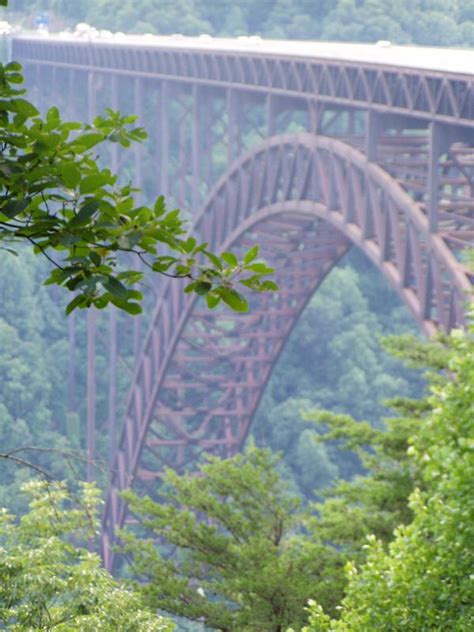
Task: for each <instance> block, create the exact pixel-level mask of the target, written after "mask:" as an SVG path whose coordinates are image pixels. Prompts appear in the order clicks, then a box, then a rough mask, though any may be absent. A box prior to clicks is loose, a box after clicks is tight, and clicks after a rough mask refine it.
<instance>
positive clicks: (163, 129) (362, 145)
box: [13, 37, 474, 568]
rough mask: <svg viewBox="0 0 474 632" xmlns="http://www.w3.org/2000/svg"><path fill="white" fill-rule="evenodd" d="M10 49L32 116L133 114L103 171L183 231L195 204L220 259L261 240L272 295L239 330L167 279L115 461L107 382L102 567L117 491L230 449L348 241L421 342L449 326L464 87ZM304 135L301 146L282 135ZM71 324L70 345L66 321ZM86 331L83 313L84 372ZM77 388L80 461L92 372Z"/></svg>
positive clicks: (144, 49)
mask: <svg viewBox="0 0 474 632" xmlns="http://www.w3.org/2000/svg"><path fill="white" fill-rule="evenodd" d="M262 46H263V45H262ZM257 48H258V47H257ZM13 54H14V57H15V58H18V59H20V60H21V61H23V62H24V64H25V71H26V76H27V79H28V83H29V85H30V86H31V88H32V90H33V94H34V96H35V99H36V100H37V102H38V104H39V105H40V106H41V108H43V109H46V108H47V107H49V106H51V105H53V104H59V105H61V107H62V108H63V109H65V110H66V111H67V112H68V115H69V116H71V117H82V118H88V119H89V120H91V119H92V118H93V116H94V115H95V114H96V113H97V112H99V111H100V110H101V109H103V108H104V107H107V106H108V107H119V108H121V109H122V110H125V111H130V110H133V111H135V112H137V113H139V114H140V115H141V117H142V119H143V122H144V123H145V124H146V126H147V127H148V129H149V131H150V136H151V138H150V142H149V143H148V145H147V146H144V147H140V148H137V149H136V150H135V153H134V154H131V155H128V156H127V155H122V154H121V153H118V152H117V151H115V150H112V152H111V154H110V156H107V159H109V160H110V161H111V162H112V164H113V165H114V167H115V168H117V169H118V170H119V171H120V172H121V173H122V175H123V177H125V178H129V177H130V175H131V174H132V173H133V174H134V180H135V181H137V182H139V183H140V184H143V187H144V190H145V195H146V196H149V197H151V196H155V195H157V194H165V195H167V196H168V198H169V200H170V203H171V201H173V202H177V203H179V205H181V206H183V207H184V210H186V211H187V210H189V209H191V210H192V212H193V214H194V216H195V217H196V213H197V211H198V209H199V208H201V205H202V203H203V200H204V199H206V200H207V201H206V203H205V205H204V207H203V210H202V211H200V213H199V215H198V216H197V219H196V224H195V228H196V231H197V232H198V233H199V234H200V235H201V237H202V238H203V240H206V241H209V242H210V244H211V245H212V247H213V248H214V249H216V250H222V249H224V248H228V247H232V248H234V249H237V250H239V249H244V248H248V246H249V245H250V244H253V243H259V244H261V246H262V254H263V256H264V257H265V259H266V260H268V261H269V262H271V263H272V264H273V265H274V266H275V268H276V269H277V278H278V281H279V283H280V286H281V291H280V292H279V293H278V294H277V295H275V296H263V297H255V298H254V302H253V305H252V310H251V314H250V315H247V316H237V315H232V314H228V313H224V312H216V313H211V314H210V313H209V312H208V311H207V310H206V309H205V308H204V307H203V305H201V303H199V302H196V301H194V300H193V299H191V298H190V297H189V296H187V295H183V293H182V288H181V287H180V286H179V283H176V282H173V283H172V284H168V285H164V286H162V287H156V286H154V287H153V291H156V292H157V294H158V295H159V299H158V300H157V303H156V306H155V311H154V313H153V315H152V317H151V323H150V326H149V328H148V333H147V334H146V337H145V340H144V341H143V345H142V346H141V351H138V349H139V346H140V344H139V343H140V342H141V340H140V338H141V337H142V335H143V334H142V332H144V327H142V323H141V321H139V320H135V321H134V322H135V324H134V326H133V332H132V333H131V334H130V335H129V337H130V338H133V350H132V353H133V352H134V353H135V371H134V374H133V377H132V385H131V389H130V392H129V396H128V401H127V406H126V413H125V419H124V423H123V426H122V429H121V432H120V433H119V435H118V437H117V448H116V449H115V438H114V434H115V426H116V417H117V415H118V412H117V410H118V409H117V407H116V405H115V403H114V396H115V393H116V379H117V377H116V375H115V370H109V375H110V379H109V382H110V387H109V406H108V408H109V413H108V415H109V420H108V429H109V433H110V435H111V443H110V445H111V450H112V451H113V452H114V455H113V457H112V461H111V472H112V475H111V484H110V488H109V491H108V496H107V503H106V509H105V514H104V523H103V540H102V544H103V555H104V561H105V564H106V566H107V567H108V568H112V564H113V553H112V551H111V546H112V545H113V543H114V541H115V539H116V530H117V528H118V527H120V526H121V525H123V524H124V521H125V520H127V519H128V518H127V508H126V506H125V505H124V503H123V502H122V501H121V499H120V497H119V493H120V491H121V490H122V489H125V488H127V487H130V486H131V485H133V486H134V487H135V488H137V489H142V490H146V491H150V492H152V491H153V490H155V489H156V488H157V486H159V480H160V476H161V472H162V470H163V467H165V466H171V467H176V468H181V469H184V468H187V467H192V466H193V464H194V463H195V461H196V459H197V458H198V456H199V454H200V453H201V452H202V451H204V450H207V451H213V452H215V453H218V454H222V455H228V454H232V453H233V452H234V451H235V450H237V449H239V447H240V446H241V445H242V442H243V441H244V439H245V436H246V434H247V432H248V429H249V426H250V423H251V419H252V415H253V413H254V411H255V409H256V407H257V405H258V402H259V399H260V397H261V395H262V392H263V390H264V388H265V385H266V383H267V381H268V379H269V376H270V373H271V370H272V367H273V366H274V364H275V362H276V361H277V359H278V356H279V353H280V351H281V349H282V347H283V345H284V342H285V340H286V338H287V336H288V335H289V333H290V331H291V329H292V328H293V326H294V324H295V323H296V321H297V319H298V316H299V314H300V313H301V311H302V310H303V309H304V306H305V305H306V303H307V301H308V300H309V298H310V297H311V295H312V293H313V292H314V291H315V290H316V289H317V287H318V286H319V284H320V283H321V281H322V279H323V278H324V277H325V275H326V274H327V273H328V272H329V271H330V270H331V269H332V267H333V266H334V265H335V263H336V262H337V261H338V260H339V258H340V257H341V256H342V255H343V254H344V253H345V252H346V251H347V249H348V248H349V247H350V246H351V245H352V244H355V245H357V246H358V247H360V248H361V249H362V250H364V252H365V253H366V254H367V255H368V256H369V257H370V258H371V259H372V261H373V262H374V263H375V264H376V265H377V266H378V267H379V269H380V270H381V271H382V272H383V273H384V274H385V276H386V278H387V279H388V281H389V282H390V283H391V284H392V285H393V286H394V287H395V288H396V289H397V291H398V292H399V294H400V296H401V298H402V299H403V300H404V301H405V303H406V304H407V305H408V307H409V308H410V310H411V311H412V313H413V316H414V318H415V319H416V320H417V321H418V323H419V324H420V326H421V327H422V329H423V330H424V331H425V332H426V333H427V334H431V333H433V332H435V331H436V330H437V329H445V330H449V329H450V328H451V327H454V326H458V325H462V323H463V314H464V306H465V302H466V301H467V300H468V293H469V291H470V288H471V281H472V278H470V277H469V273H468V271H467V270H466V268H465V266H464V265H463V263H462V260H463V251H464V250H465V249H466V248H469V247H472V245H473V242H474V195H473V189H474V75H472V74H462V73H461V72H454V71H449V72H440V71H436V70H429V69H422V68H419V69H417V68H405V67H402V66H393V65H390V64H385V65H384V64H381V63H369V62H366V61H360V60H359V61H351V60H348V59H330V58H327V57H326V58H323V57H321V58H317V57H316V56H315V55H313V53H312V52H311V54H308V55H307V56H306V57H305V56H304V55H294V54H292V53H291V52H290V50H288V51H286V50H285V49H282V50H281V51H279V52H273V53H269V52H268V51H267V52H265V50H243V49H240V50H231V49H225V50H211V49H209V50H205V49H203V48H202V43H201V44H199V45H196V44H193V43H192V41H189V42H188V40H186V41H183V42H182V43H179V42H178V43H177V42H172V43H171V44H169V45H166V44H160V45H156V46H154V45H152V44H150V43H147V42H146V41H145V40H142V41H137V40H134V41H131V40H127V41H124V42H120V41H116V40H111V41H107V42H95V41H91V42H89V41H87V42H84V41H77V40H74V39H63V40H61V39H58V40H47V39H46V40H43V39H40V38H34V37H29V38H28V37H25V38H15V39H14V42H13ZM297 130H304V132H307V131H309V132H311V134H308V133H303V132H302V133H298V134H295V133H292V134H287V132H289V131H291V132H295V131H297ZM244 152H247V153H244ZM222 174H223V175H222ZM218 178H220V179H219V180H218V181H217V184H216V179H218ZM117 318H120V315H117ZM128 328H129V325H128V324H127V323H125V322H123V321H121V322H117V320H116V318H115V315H114V316H112V317H111V319H110V327H109V329H110V345H109V346H110V365H111V367H112V365H113V367H114V368H115V366H116V365H117V363H118V362H119V359H120V345H118V346H117V329H118V330H120V332H121V338H123V337H124V335H123V334H124V332H126V331H127V329H128ZM69 329H70V331H69V337H70V341H71V345H72V346H73V347H74V345H75V344H76V335H75V330H74V322H71V325H70V328H69ZM96 330H97V331H101V329H100V322H98V323H96V322H95V319H94V318H93V317H91V318H90V327H89V348H90V353H89V360H90V363H89V364H90V368H91V369H94V353H93V350H94V346H95V344H96V340H95V331H96ZM125 337H126V336H125ZM99 338H100V335H99ZM99 342H100V340H99ZM120 342H121V343H122V344H123V340H121V341H120ZM129 353H130V351H129ZM70 358H71V363H70V367H69V392H70V408H71V410H74V402H75V401H76V400H77V399H78V398H77V393H76V390H75V383H74V380H75V375H76V374H77V371H76V369H75V366H74V362H75V361H74V358H75V354H74V353H71V355H70ZM88 392H89V397H88V406H87V409H88V426H89V427H90V432H89V435H90V436H89V439H90V441H89V446H90V449H91V451H93V447H94V441H93V437H92V435H93V434H94V432H95V423H96V417H97V414H96V413H97V411H96V408H97V407H96V402H95V383H94V380H93V379H92V377H91V379H90V380H89V391H88ZM98 423H100V420H98ZM102 427H104V424H103V425H102ZM92 474H93V473H92V472H91V473H90V475H91V477H92Z"/></svg>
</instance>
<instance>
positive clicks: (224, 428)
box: [103, 134, 470, 568]
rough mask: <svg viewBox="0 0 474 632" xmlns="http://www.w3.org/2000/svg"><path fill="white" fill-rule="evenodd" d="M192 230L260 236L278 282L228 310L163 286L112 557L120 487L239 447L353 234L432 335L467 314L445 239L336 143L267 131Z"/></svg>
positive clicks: (128, 443)
mask: <svg viewBox="0 0 474 632" xmlns="http://www.w3.org/2000/svg"><path fill="white" fill-rule="evenodd" d="M196 231H197V232H198V233H199V234H200V236H201V237H202V238H203V239H205V240H206V241H209V242H210V244H211V245H212V248H213V249H215V250H217V251H219V250H222V249H226V248H229V247H232V248H237V249H240V248H243V247H245V246H246V245H248V243H250V242H257V243H260V244H261V245H262V250H263V252H262V254H263V256H264V257H265V258H266V259H267V260H268V261H269V262H270V263H272V264H273V265H274V266H275V268H276V269H277V279H278V282H279V283H280V285H281V288H282V289H281V291H280V292H279V293H277V294H276V295H274V296H268V295H266V296H263V297H256V298H255V299H254V301H253V305H252V309H251V313H250V315H237V314H229V313H227V312H217V313H214V312H212V313H209V312H208V310H206V309H205V307H204V305H203V303H202V302H201V301H199V300H196V299H194V298H190V297H189V295H185V294H184V293H183V292H182V287H180V285H179V284H178V283H176V282H171V283H169V284H168V285H167V287H166V289H165V290H164V293H163V296H162V298H161V300H160V301H159V302H158V304H157V307H156V311H155V314H154V316H153V320H152V324H151V327H150V329H149V332H148V335H147V338H146V340H145V344H144V346H143V348H142V351H141V354H140V360H139V363H138V365H137V368H136V372H135V375H134V379H133V386H132V388H131V391H130V395H129V400H128V405H127V413H126V416H125V422H124V425H123V429H122V434H121V437H120V441H119V444H118V451H117V455H116V460H115V465H114V474H113V476H112V480H111V486H110V489H109V494H108V498H107V503H106V509H105V518H104V531H103V555H104V560H105V563H106V565H107V566H108V567H109V568H111V566H112V561H113V553H112V551H111V544H112V543H113V542H114V538H115V536H114V532H115V529H116V528H117V527H120V526H121V525H123V523H124V520H125V518H126V506H125V504H124V502H123V501H122V500H121V499H120V497H119V493H120V491H121V490H123V489H126V488H128V487H130V486H132V485H134V486H138V487H140V488H143V489H149V488H150V487H154V486H156V481H157V479H159V478H160V476H161V473H162V471H163V468H164V467H165V466H172V467H177V468H184V467H187V466H189V465H191V464H192V463H193V461H194V460H195V459H196V458H197V456H198V455H199V454H200V453H201V452H202V451H204V450H207V451H209V450H210V451H213V452H215V453H218V454H222V455H230V454H232V453H233V452H234V451H235V450H237V449H238V448H239V447H240V446H241V445H242V442H243V441H244V440H245V437H246V435H247V432H248V429H249V425H250V423H251V419H252V415H253V413H254V412H255V409H256V407H257V405H258V402H259V400H260V397H261V395H262V392H263V390H264V388H265V385H266V383H267V381H268V379H269V376H270V373H271V369H272V367H273V366H274V364H275V362H276V360H277V358H278V356H279V353H280V351H281V349H282V347H283V345H284V342H285V340H286V338H287V336H288V334H289V332H290V331H291V330H292V328H293V326H294V324H295V322H296V321H297V319H298V316H299V314H300V313H301V311H302V309H303V308H304V306H305V305H306V303H307V301H308V300H309V298H310V297H311V296H312V294H313V293H314V291H315V290H316V288H317V287H318V286H319V284H320V283H321V281H322V280H323V278H324V277H325V275H326V274H327V273H328V272H329V271H330V270H331V269H332V267H333V266H334V265H335V264H336V262H337V261H338V260H339V258H340V257H341V256H342V255H343V254H344V253H345V252H346V251H347V249H348V248H349V247H350V245H352V244H356V245H357V246H358V247H360V248H361V249H362V250H363V251H364V252H365V253H366V254H367V256H368V257H369V258H370V259H371V260H372V261H373V262H374V263H375V264H376V265H377V266H378V267H379V268H380V269H381V270H382V271H383V273H384V274H385V276H386V277H387V279H388V280H389V282H390V283H391V284H392V285H393V286H394V287H395V288H396V289H397V290H398V292H399V293H400V295H401V297H402V298H403V300H404V301H405V303H406V304H407V305H408V306H409V308H410V309H411V311H412V313H413V315H414V317H415V318H416V320H417V321H418V322H419V323H420V326H421V327H422V328H423V329H424V330H425V331H426V332H427V333H428V334H430V333H432V332H433V331H434V330H435V329H436V327H437V326H442V327H443V328H445V329H449V328H450V327H452V326H456V325H460V324H461V323H462V322H463V312H464V303H465V301H466V298H467V297H466V293H467V292H468V291H469V288H470V283H469V280H468V278H467V276H466V274H465V273H464V272H463V271H462V270H460V268H459V266H458V263H457V261H456V259H455V258H454V256H453V255H452V253H451V251H450V250H449V248H448V247H447V246H446V244H445V242H444V241H443V239H442V238H440V237H439V236H438V235H433V234H432V233H430V230H429V223H428V220H427V218H426V216H425V215H424V214H423V213H422V212H421V210H420V208H419V206H418V205H417V204H416V203H414V202H413V200H412V199H411V198H410V196H409V195H408V194H407V193H406V192H405V191H403V189H402V188H401V186H400V185H399V184H398V183H397V182H395V180H394V179H393V178H391V177H390V176H389V175H388V174H387V173H386V172H384V171H383V170H382V169H381V168H380V167H378V166H377V165H374V164H371V163H370V162H369V161H368V160H367V158H366V157H365V156H364V155H363V154H362V153H361V152H359V151H357V150H356V149H354V148H352V147H350V146H348V145H347V144H345V143H343V142H341V141H339V140H335V139H332V138H327V137H318V136H315V135H312V134H297V135H282V136H277V137H273V138H270V139H268V140H266V141H264V142H263V143H262V144H261V145H259V146H258V147H257V148H256V149H254V150H252V151H250V152H249V153H247V154H246V155H245V156H243V157H242V158H240V159H239V160H238V161H237V162H236V163H235V164H234V166H233V167H232V168H231V169H230V170H229V171H228V172H227V173H226V174H225V175H224V176H223V177H222V178H221V180H220V182H219V183H218V184H217V186H216V187H215V188H214V189H213V191H212V192H211V193H210V196H209V199H208V202H207V204H206V205H205V207H204V210H203V212H202V213H201V215H200V217H199V219H198V220H197V223H196Z"/></svg>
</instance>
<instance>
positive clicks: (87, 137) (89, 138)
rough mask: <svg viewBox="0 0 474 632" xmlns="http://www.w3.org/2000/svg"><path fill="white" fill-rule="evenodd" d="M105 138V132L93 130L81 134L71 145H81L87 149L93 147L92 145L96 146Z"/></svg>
mask: <svg viewBox="0 0 474 632" xmlns="http://www.w3.org/2000/svg"><path fill="white" fill-rule="evenodd" d="M103 140H104V135H103V134H100V133H98V132H91V133H86V134H81V135H80V136H78V137H77V138H75V139H74V141H73V142H72V143H71V145H73V146H76V145H80V146H82V147H84V148H85V149H91V147H94V145H97V144H98V143H101V142H102V141H103Z"/></svg>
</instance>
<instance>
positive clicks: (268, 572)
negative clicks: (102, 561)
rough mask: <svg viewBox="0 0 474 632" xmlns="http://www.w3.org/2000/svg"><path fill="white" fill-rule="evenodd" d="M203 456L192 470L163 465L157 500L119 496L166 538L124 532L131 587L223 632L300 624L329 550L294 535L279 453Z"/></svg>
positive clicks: (296, 505)
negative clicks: (222, 457) (145, 537)
mask: <svg viewBox="0 0 474 632" xmlns="http://www.w3.org/2000/svg"><path fill="white" fill-rule="evenodd" d="M207 461H208V462H207V463H206V464H204V465H202V467H201V471H200V474H199V475H198V476H195V475H183V476H179V475H177V474H176V473H175V472H173V471H171V470H169V471H167V473H166V476H165V489H164V493H163V498H162V499H161V502H159V503H157V502H153V501H152V500H151V499H149V498H139V497H138V496H137V495H135V494H133V493H127V494H126V498H127V500H128V501H129V502H130V507H131V510H132V511H133V513H134V514H135V515H138V516H140V517H141V518H142V519H143V524H144V525H145V526H146V527H147V528H148V529H150V530H151V531H152V533H153V535H154V537H155V538H156V537H159V538H160V539H162V540H163V545H162V547H161V550H160V548H159V547H157V546H156V543H155V542H154V541H153V540H150V541H144V540H142V539H139V538H136V537H134V536H132V535H130V534H129V535H128V536H125V538H124V539H125V541H126V543H127V547H126V549H127V551H128V552H129V553H133V555H134V559H133V564H132V570H133V573H134V574H135V575H136V576H137V577H138V579H139V581H140V583H139V584H137V586H136V587H137V589H140V590H141V592H142V594H143V598H144V600H145V602H146V603H147V605H148V606H149V607H150V608H152V609H160V610H165V611H167V612H170V613H173V614H175V615H179V616H185V617H187V618H189V619H191V620H195V621H202V622H204V623H205V624H206V625H207V626H209V627H211V628H214V629H217V630H222V631H224V632H236V631H237V630H238V631H239V632H245V631H250V630H262V631H263V630H265V632H282V631H283V630H286V628H287V627H288V626H289V625H293V626H300V625H302V624H303V623H304V621H305V613H304V605H305V604H306V603H307V601H308V599H309V598H310V597H311V596H312V595H314V594H315V592H317V593H318V594H319V587H320V584H321V576H320V573H321V568H324V567H325V564H324V561H323V560H324V558H325V557H327V556H330V555H331V551H329V550H328V551H325V550H324V547H318V546H317V545H314V546H312V544H311V542H310V541H309V540H308V541H306V542H305V541H304V539H303V538H302V537H301V529H302V526H303V517H304V515H303V513H302V512H301V508H300V502H299V501H298V499H296V498H292V497H291V495H289V493H288V490H287V486H286V485H285V484H284V483H283V481H282V480H281V478H280V476H279V475H278V473H277V471H276V465H277V462H278V459H277V458H275V457H274V456H272V455H271V453H270V452H269V451H268V450H263V451H261V450H257V449H254V448H251V449H249V450H247V452H246V453H245V454H239V455H237V456H235V457H233V458H230V459H227V460H220V459H217V458H216V457H208V458H207ZM170 547H171V548H172V549H174V548H175V547H176V550H175V551H174V555H173V557H172V558H170V557H168V552H169V550H170Z"/></svg>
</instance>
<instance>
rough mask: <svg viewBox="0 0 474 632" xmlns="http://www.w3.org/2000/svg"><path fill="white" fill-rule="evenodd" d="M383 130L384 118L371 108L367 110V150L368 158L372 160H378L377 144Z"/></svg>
mask: <svg viewBox="0 0 474 632" xmlns="http://www.w3.org/2000/svg"><path fill="white" fill-rule="evenodd" d="M382 131H383V119H382V116H381V115H380V114H378V113H377V112H373V111H372V110H369V111H368V112H367V120H366V131H365V152H366V154H367V160H369V161H370V162H376V161H377V145H378V143H379V140H380V136H381V135H382Z"/></svg>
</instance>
